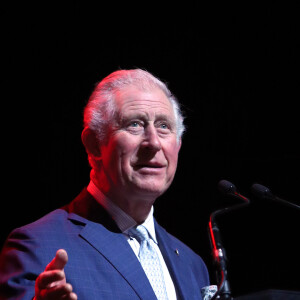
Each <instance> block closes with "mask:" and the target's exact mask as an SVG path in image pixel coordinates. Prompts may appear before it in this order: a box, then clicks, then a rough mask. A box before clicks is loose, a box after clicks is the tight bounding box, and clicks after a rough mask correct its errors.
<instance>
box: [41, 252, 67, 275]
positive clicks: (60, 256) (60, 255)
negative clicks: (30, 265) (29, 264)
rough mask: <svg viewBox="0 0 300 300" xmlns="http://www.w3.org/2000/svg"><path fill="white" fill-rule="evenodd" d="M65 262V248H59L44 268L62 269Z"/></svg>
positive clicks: (47, 269)
mask: <svg viewBox="0 0 300 300" xmlns="http://www.w3.org/2000/svg"><path fill="white" fill-rule="evenodd" d="M67 262H68V254H67V252H66V250H64V249H59V250H57V252H56V255H55V257H54V258H53V259H52V261H51V262H50V263H49V264H48V265H47V267H46V269H45V270H46V271H49V270H55V269H59V270H63V268H64V266H65V265H66V263H67Z"/></svg>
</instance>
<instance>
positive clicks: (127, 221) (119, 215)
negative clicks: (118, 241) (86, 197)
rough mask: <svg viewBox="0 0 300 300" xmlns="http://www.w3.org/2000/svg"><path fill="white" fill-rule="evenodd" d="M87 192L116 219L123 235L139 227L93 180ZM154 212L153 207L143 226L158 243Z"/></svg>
mask: <svg viewBox="0 0 300 300" xmlns="http://www.w3.org/2000/svg"><path fill="white" fill-rule="evenodd" d="M87 191H88V192H89V193H90V194H91V195H92V196H93V197H94V198H95V199H96V201H97V202H98V203H100V204H101V205H102V206H103V207H104V208H105V209H106V210H107V212H108V213H109V214H110V215H111V217H112V218H113V219H114V221H115V222H116V224H117V225H118V227H119V228H120V230H121V231H122V232H123V233H126V234H127V233H128V231H129V229H131V228H132V227H135V226H137V225H138V224H137V222H136V221H135V220H134V219H133V218H132V217H131V216H129V215H128V214H126V213H125V212H124V211H123V210H122V209H121V208H120V207H119V206H117V205H116V204H115V203H113V202H112V201H111V200H110V199H109V198H108V197H106V196H105V195H104V194H103V193H102V192H101V190H100V189H99V188H98V187H97V186H96V185H95V184H94V182H93V181H92V180H91V181H90V183H89V185H88V187H87ZM153 211H154V209H153V206H152V207H151V210H150V213H149V215H148V217H147V218H146V220H145V221H144V223H143V224H141V225H143V226H144V227H146V229H147V230H148V232H149V235H150V237H151V238H152V239H153V241H154V242H155V243H157V240H156V234H155V226H154V219H153Z"/></svg>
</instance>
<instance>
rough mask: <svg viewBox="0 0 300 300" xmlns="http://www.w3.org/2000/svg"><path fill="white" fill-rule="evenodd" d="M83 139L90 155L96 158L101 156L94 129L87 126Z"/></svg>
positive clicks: (83, 132)
mask: <svg viewBox="0 0 300 300" xmlns="http://www.w3.org/2000/svg"><path fill="white" fill-rule="evenodd" d="M81 140H82V143H83V145H84V147H85V150H86V152H87V153H88V155H91V156H93V157H94V158H96V159H99V158H101V151H100V147H99V141H98V139H97V136H96V134H95V132H94V131H93V130H91V129H90V128H88V127H85V128H84V129H83V131H82V133H81Z"/></svg>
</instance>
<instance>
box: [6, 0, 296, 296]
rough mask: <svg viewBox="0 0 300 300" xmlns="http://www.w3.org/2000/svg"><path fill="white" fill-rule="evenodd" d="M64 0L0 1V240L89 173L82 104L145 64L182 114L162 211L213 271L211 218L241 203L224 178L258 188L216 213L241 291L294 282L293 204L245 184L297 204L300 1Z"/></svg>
mask: <svg viewBox="0 0 300 300" xmlns="http://www.w3.org/2000/svg"><path fill="white" fill-rule="evenodd" d="M61 2H63V3H57V4H55V3H54V2H46V1H43V2H42V1H41V2H40V3H33V2H31V3H29V4H28V3H26V4H24V3H23V4H21V3H10V4H6V5H4V4H2V12H1V29H2V34H1V36H2V37H1V40H2V46H1V48H2V50H4V52H2V53H3V54H2V55H1V57H2V61H3V63H2V65H3V68H2V72H3V75H4V78H3V79H2V83H3V88H2V89H1V94H2V99H1V100H2V107H3V108H2V120H3V125H2V149H3V156H2V161H3V164H2V165H3V175H4V176H3V177H4V180H3V181H2V191H3V192H2V209H1V225H2V226H1V241H2V242H3V240H4V239H5V237H6V236H7V234H8V233H9V232H10V231H11V230H12V229H13V228H15V227H17V226H20V225H23V224H26V223H29V222H32V221H34V220H36V219H37V218H39V217H41V216H43V215H44V214H46V213H48V212H49V211H51V210H53V209H55V208H57V207H59V206H61V205H63V204H65V203H67V202H69V201H70V200H71V199H73V197H75V196H76V195H77V194H78V193H79V192H80V190H81V189H82V188H83V187H84V186H85V185H87V183H88V181H89V166H88V163H87V159H86V154H85V152H84V149H83V146H82V145H81V141H80V133H81V129H82V123H81V122H82V109H83V106H84V105H85V103H86V101H87V99H88V97H89V95H90V92H91V91H92V89H93V87H94V85H95V83H96V82H98V81H99V80H100V79H102V78H103V77H104V76H106V75H108V74H109V73H110V72H112V71H114V70H116V69H119V68H135V67H139V68H144V69H147V70H148V71H150V72H152V73H153V74H155V75H156V76H158V77H159V78H161V79H162V80H164V81H166V82H168V84H169V87H170V89H171V90H172V91H173V92H174V94H175V95H176V96H177V98H178V99H179V100H180V101H181V102H182V104H183V110H184V111H185V115H186V125H187V132H186V134H185V136H184V138H183V147H182V149H181V152H180V162H179V166H178V171H177V175H176V178H175V181H174V183H173V185H172V187H171V188H170V190H169V191H168V192H167V193H166V194H165V195H163V196H162V197H161V198H160V199H158V200H157V202H156V204H155V216H156V218H157V219H158V221H159V222H160V223H161V224H162V225H163V226H164V227H166V229H167V230H168V231H169V232H171V233H173V234H174V235H176V236H177V237H179V238H180V239H181V240H183V241H184V242H185V243H186V244H188V245H189V246H190V247H191V248H193V249H194V250H195V251H196V252H197V253H199V254H200V255H201V256H202V257H203V258H204V260H205V261H206V262H207V265H208V267H209V269H210V272H211V277H212V282H214V280H215V279H214V271H213V266H212V262H211V261H212V259H211V256H210V246H209V240H208V234H207V223H208V219H209V215H210V213H211V212H212V211H214V210H216V209H219V208H222V207H225V206H226V205H230V204H232V203H233V202H232V200H229V199H225V198H224V197H223V196H222V195H221V194H220V193H219V192H218V191H217V183H218V181H219V180H221V179H227V180H230V181H232V182H233V183H235V185H236V186H237V187H238V189H239V191H240V192H241V193H243V194H244V195H246V196H248V197H249V198H250V199H251V200H252V204H251V206H250V207H249V208H247V209H244V210H241V211H239V212H235V213H231V214H229V215H227V216H226V217H222V218H220V219H219V223H220V227H221V232H222V238H223V242H224V246H225V249H226V250H227V254H228V257H229V280H230V283H231V285H232V291H233V294H234V296H236V295H240V294H245V293H250V292H253V291H257V290H262V289H267V288H278V289H291V290H298V289H299V269H300V264H299V258H298V256H297V247H298V243H297V240H298V239H299V237H298V236H299V212H296V211H294V210H293V209H289V208H285V207H283V206H281V205H278V204H275V203H269V202H268V203H267V202H262V201H259V200H256V199H255V198H254V197H253V196H251V194H250V186H251V185H252V183H254V182H259V183H262V184H264V185H267V186H269V187H270V188H271V189H272V191H273V192H274V193H275V194H277V195H278V196H281V197H282V198H285V199H287V200H289V201H291V202H294V203H298V204H299V197H298V182H299V174H298V172H299V146H298V144H299V124H298V123H299V121H298V111H299V105H298V103H297V102H298V101H299V96H300V93H299V67H300V63H299V9H298V7H296V6H295V5H291V4H286V3H283V2H276V1H265V2H263V1H262V3H260V4H259V5H255V4H253V3H250V2H249V3H248V4H247V3H243V4H241V3H239V4H237V3H233V2H231V3H226V4H220V3H216V2H214V3H211V4H208V3H206V4H199V3H198V2H199V1H190V2H185V3H178V4H174V3H172V4H170V6H167V5H166V3H164V4H163V3H162V2H161V3H159V2H155V1H153V2H146V3H133V2H130V3H121V4H120V3H111V4H109V3H103V2H99V3H97V4H95V3H93V2H90V3H89V2H88V1H84V2H83V1H82V2H81V1H68V2H67V1H61ZM297 147H298V148H297Z"/></svg>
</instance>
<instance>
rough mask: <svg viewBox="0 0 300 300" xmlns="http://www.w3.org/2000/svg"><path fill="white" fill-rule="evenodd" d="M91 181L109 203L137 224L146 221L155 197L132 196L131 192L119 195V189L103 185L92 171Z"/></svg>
mask: <svg viewBox="0 0 300 300" xmlns="http://www.w3.org/2000/svg"><path fill="white" fill-rule="evenodd" d="M91 180H92V181H93V182H94V184H95V185H96V186H97V188H98V189H99V190H100V191H101V192H102V193H103V194H104V195H105V196H106V197H107V198H109V200H110V201H112V202H113V203H114V204H115V205H117V206H118V207H119V208H121V209H122V210H123V211H124V212H125V213H126V214H127V215H129V216H130V217H132V218H133V219H134V220H135V221H136V222H137V223H138V224H142V223H143V222H144V221H145V220H146V218H147V217H148V215H149V213H150V211H151V208H152V205H153V203H154V201H155V199H156V197H154V196H153V195H147V194H145V193H135V194H133V193H132V191H131V192H128V193H126V192H124V191H123V192H122V193H120V192H119V189H116V188H111V186H110V185H109V184H105V180H102V179H100V178H99V177H98V176H96V174H95V172H93V171H92V172H91Z"/></svg>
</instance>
